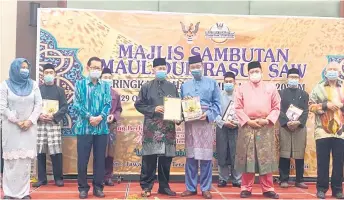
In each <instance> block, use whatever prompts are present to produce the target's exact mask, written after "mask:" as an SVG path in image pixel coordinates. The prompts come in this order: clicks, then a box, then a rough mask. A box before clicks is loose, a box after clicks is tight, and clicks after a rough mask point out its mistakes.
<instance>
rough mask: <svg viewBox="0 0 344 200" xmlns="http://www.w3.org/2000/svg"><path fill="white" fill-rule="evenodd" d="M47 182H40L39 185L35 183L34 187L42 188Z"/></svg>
mask: <svg viewBox="0 0 344 200" xmlns="http://www.w3.org/2000/svg"><path fill="white" fill-rule="evenodd" d="M47 184H48V182H47V181H38V182H37V183H33V184H32V187H41V186H42V185H47Z"/></svg>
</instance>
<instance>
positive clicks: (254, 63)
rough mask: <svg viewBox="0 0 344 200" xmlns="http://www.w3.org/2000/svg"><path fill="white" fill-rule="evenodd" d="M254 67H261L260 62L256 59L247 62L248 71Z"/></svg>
mask: <svg viewBox="0 0 344 200" xmlns="http://www.w3.org/2000/svg"><path fill="white" fill-rule="evenodd" d="M254 68H260V69H261V68H262V66H260V62H258V61H253V62H250V63H248V71H250V70H251V69H254Z"/></svg>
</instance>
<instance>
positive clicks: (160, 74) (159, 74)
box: [155, 71, 167, 80]
mask: <svg viewBox="0 0 344 200" xmlns="http://www.w3.org/2000/svg"><path fill="white" fill-rule="evenodd" d="M166 76H167V73H166V71H156V73H155V77H156V78H157V79H159V80H165V79H166Z"/></svg>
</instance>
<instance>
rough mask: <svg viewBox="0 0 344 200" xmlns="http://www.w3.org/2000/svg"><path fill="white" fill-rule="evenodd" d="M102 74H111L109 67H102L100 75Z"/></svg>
mask: <svg viewBox="0 0 344 200" xmlns="http://www.w3.org/2000/svg"><path fill="white" fill-rule="evenodd" d="M103 74H112V73H111V69H110V68H105V67H104V68H103V71H102V75H103Z"/></svg>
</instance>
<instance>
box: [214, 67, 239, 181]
mask: <svg viewBox="0 0 344 200" xmlns="http://www.w3.org/2000/svg"><path fill="white" fill-rule="evenodd" d="M234 87H235V74H234V73H233V72H226V73H225V74H224V89H225V90H224V91H222V93H221V110H222V115H218V116H217V117H216V120H215V121H216V125H217V126H216V153H217V164H218V169H219V183H218V187H226V185H227V182H228V181H229V180H231V181H232V185H233V187H240V186H241V173H239V172H237V171H236V170H235V169H234V161H235V150H236V141H237V137H238V124H239V122H238V120H237V117H236V116H235V110H234V102H233V100H234V99H233V91H234ZM226 112H229V116H230V117H229V118H228V119H227V120H226V121H224V120H223V115H224V114H225V113H226Z"/></svg>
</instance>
